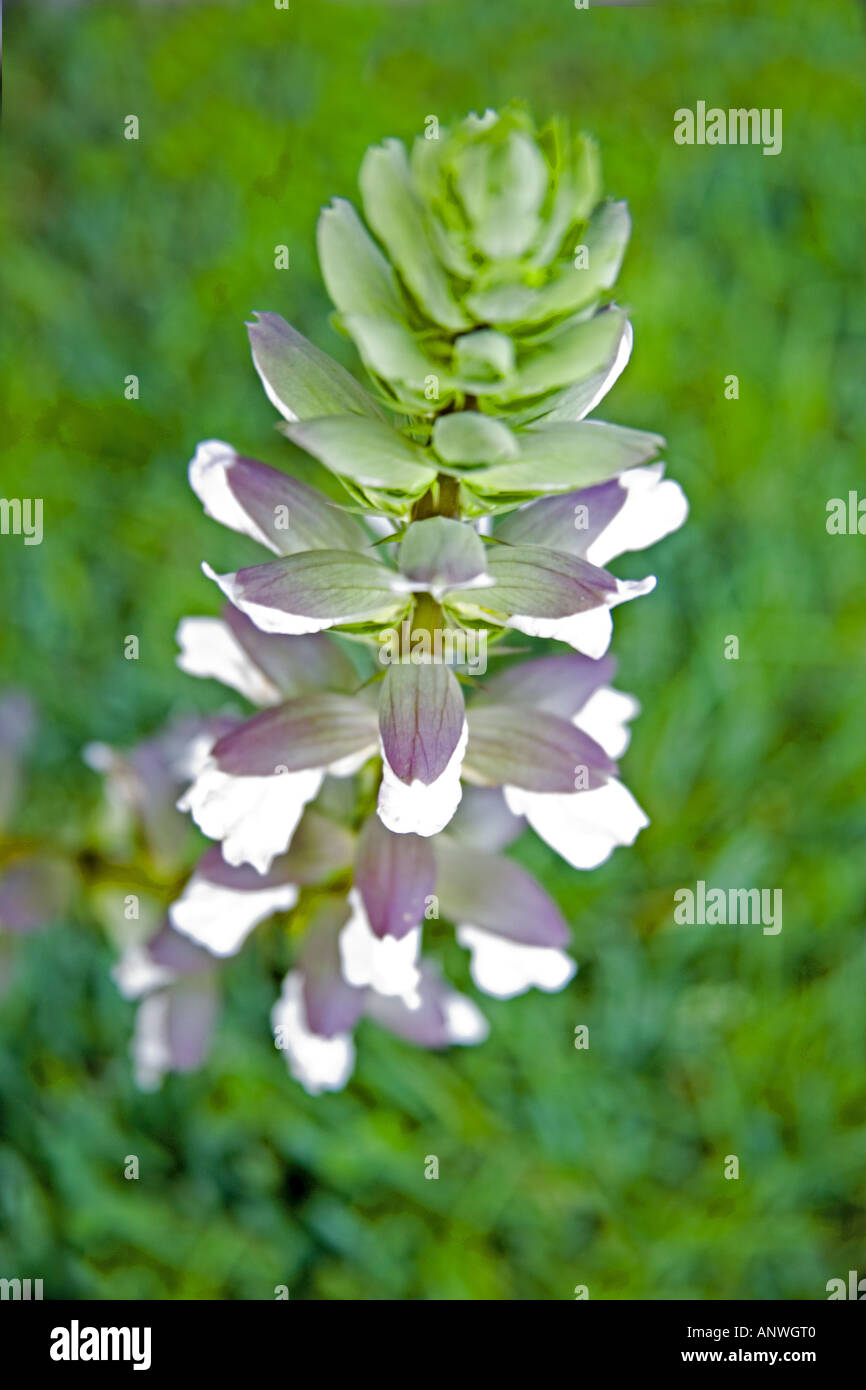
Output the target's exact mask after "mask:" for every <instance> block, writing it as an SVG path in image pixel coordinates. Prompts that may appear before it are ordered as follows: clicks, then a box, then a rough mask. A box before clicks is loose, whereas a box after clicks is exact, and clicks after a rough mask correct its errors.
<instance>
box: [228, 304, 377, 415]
mask: <svg viewBox="0 0 866 1390" xmlns="http://www.w3.org/2000/svg"><path fill="white" fill-rule="evenodd" d="M256 319H257V322H256V323H248V324H247V329H248V332H249V337H250V347H251V348H252V354H253V362H254V364H255V368H256V371H257V372H258V374H259V376H260V377H261V380H262V385H263V386H264V388H265V391H266V393H267V397H268V400H269V401H270V402H271V404H272V405H275V406H276V408H277V410H279V412H280V414H281V415H284V416H285V417H286V419H287V420H308V419H312V418H317V417H319V416H322V415H344V414H345V413H346V412H347V411H350V412H352V413H354V414H358V415H367V416H371V417H373V418H374V419H382V418H383V416H382V412H381V410H380V409H379V407H378V406H377V405H376V403H375V401H374V400H373V399H372V397H370V396H368V394H367V392H366V391H365V390H364V388H363V386H361V385H360V383H359V382H357V381H356V380H355V378H354V377H353V376H352V375H351V374H350V373H349V372H347V371H346V369H345V367H341V366H340V364H339V362H335V361H334V360H333V358H332V357H329V356H328V354H327V353H326V352H322V351H321V350H320V349H319V348H317V347H315V346H314V345H313V344H312V343H311V342H308V340H307V339H306V338H305V337H303V335H302V334H300V333H298V332H297V331H296V330H295V329H294V328H292V326H291V324H289V323H286V320H285V319H283V318H280V315H279V314H263V313H256Z"/></svg>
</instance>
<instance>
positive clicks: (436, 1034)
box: [367, 961, 490, 1048]
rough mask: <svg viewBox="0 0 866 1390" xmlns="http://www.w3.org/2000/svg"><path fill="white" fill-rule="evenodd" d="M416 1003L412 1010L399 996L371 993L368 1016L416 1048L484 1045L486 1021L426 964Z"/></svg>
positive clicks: (368, 1002) (423, 967)
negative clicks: (455, 1044)
mask: <svg viewBox="0 0 866 1390" xmlns="http://www.w3.org/2000/svg"><path fill="white" fill-rule="evenodd" d="M420 973H421V979H420V985H419V988H418V1002H417V1004H416V1005H415V1007H414V1008H413V1007H411V1006H410V1005H409V1004H407V1003H406V1001H405V1000H404V999H401V998H399V997H398V996H393V997H383V996H382V995H379V994H373V993H370V994H369V995H368V998H367V1014H368V1015H369V1017H370V1018H372V1019H373V1020H374V1021H375V1022H376V1023H378V1024H379V1025H380V1026H381V1027H382V1028H387V1029H388V1031H389V1032H391V1033H394V1034H396V1036H397V1037H398V1038H404V1039H405V1040H406V1042H411V1043H415V1045H416V1046H418V1047H429V1048H442V1047H449V1046H451V1045H452V1044H454V1043H458V1044H462V1045H470V1044H472V1043H480V1042H483V1041H484V1039H485V1038H486V1037H487V1034H488V1032H489V1031H490V1029H489V1025H488V1023H487V1020H486V1018H485V1017H484V1015H483V1014H482V1013H481V1011H480V1010H479V1009H478V1007H477V1006H476V1005H475V1004H474V1003H473V1002H472V1000H471V999H467V998H466V996H465V995H463V994H458V993H457V991H456V990H453V989H451V988H450V986H449V985H448V984H447V983H446V982H445V981H444V980H443V979H442V976H441V975H440V973H439V971H438V970H437V969H436V967H435V966H434V965H433V964H432V963H431V962H429V961H424V962H423V963H422V965H421V972H420Z"/></svg>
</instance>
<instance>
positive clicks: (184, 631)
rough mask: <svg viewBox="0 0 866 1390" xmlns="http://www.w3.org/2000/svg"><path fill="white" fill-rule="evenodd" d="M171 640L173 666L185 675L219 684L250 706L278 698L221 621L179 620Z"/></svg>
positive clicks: (269, 681)
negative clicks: (175, 653)
mask: <svg viewBox="0 0 866 1390" xmlns="http://www.w3.org/2000/svg"><path fill="white" fill-rule="evenodd" d="M299 640H300V639H299ZM175 641H176V642H177V644H178V646H179V648H180V654H179V656H178V658H177V664H178V666H179V667H180V669H181V671H185V672H186V673H187V675H189V676H202V677H205V678H210V679H213V680H218V681H221V682H222V684H223V685H228V686H231V688H232V690H237V691H238V692H239V694H241V695H243V696H244V698H245V699H247V700H249V701H250V703H251V704H253V705H273V704H276V703H277V702H278V701H279V700H280V699H281V698H282V696H281V694H280V691H279V690H278V689H277V687H276V686H275V685H274V683H273V681H272V680H270V679H269V678H268V677H267V676H266V675H265V674H264V672H263V671H260V670H259V668H258V667H257V666H256V665H255V664H254V662H252V661H251V660H250V658H249V657H248V656H247V653H246V652H245V651H244V649H243V647H242V646H241V645H240V643H239V642H238V641H237V639H236V638H235V636H234V634H233V633H232V631H231V628H230V627H229V626H228V624H227V623H224V622H223V621H222V619H221V618H181V620H180V623H179V624H178V628H177V632H176V633H175Z"/></svg>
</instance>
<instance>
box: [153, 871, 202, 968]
mask: <svg viewBox="0 0 866 1390" xmlns="http://www.w3.org/2000/svg"><path fill="white" fill-rule="evenodd" d="M209 853H210V851H209ZM216 853H217V854H219V850H217V851H216ZM207 857H208V856H207V855H205V858H207ZM198 867H199V869H200V868H201V865H199V866H198ZM147 954H148V955H149V956H150V958H151V960H152V961H153V962H154V963H155V964H156V965H163V966H165V968H166V969H167V970H173V971H175V973H176V974H178V975H196V974H198V973H199V971H201V970H208V969H210V968H212V967H213V964H214V958H213V956H212V955H211V954H210V952H209V951H205V950H204V949H203V947H201V946H196V945H195V943H194V942H192V941H190V939H189V937H188V936H183V935H181V933H180V932H177V931H175V930H174V927H172V926H171V924H170V923H168V922H166V923H165V925H164V926H162V927H161V928H160V930H159V931H158V932H157V934H156V936H154V937H151V939H150V941H149V942H148V943H147Z"/></svg>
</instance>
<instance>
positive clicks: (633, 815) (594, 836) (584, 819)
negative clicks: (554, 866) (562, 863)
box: [505, 780, 649, 869]
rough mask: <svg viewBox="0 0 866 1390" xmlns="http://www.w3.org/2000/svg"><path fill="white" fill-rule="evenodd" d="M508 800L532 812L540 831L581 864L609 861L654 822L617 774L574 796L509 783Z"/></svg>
mask: <svg viewBox="0 0 866 1390" xmlns="http://www.w3.org/2000/svg"><path fill="white" fill-rule="evenodd" d="M505 800H506V801H507V803H508V805H509V807H510V808H511V810H512V811H513V812H514V814H515V815H520V816H526V819H527V820H528V821H529V824H530V825H531V826H532V828H533V830H534V831H535V832H536V834H537V835H540V836H541V838H542V840H546V841H547V843H548V844H549V845H550V847H551V849H555V850H556V852H557V854H560V855H561V856H562V858H563V859H565V860H566V862H567V863H569V864H571V865H572V867H573V868H575V869H594V868H596V867H597V866H598V865H599V864H603V863H604V862H605V860H607V859H609V858H610V856H611V854H612V853H613V851H614V849H616V847H617V846H618V845H631V844H634V841H635V839H636V838H637V835H638V833H639V832H640V831H641V830H643V829H644V827H645V826H647V825H649V820H648V818H647V816H646V815H645V814H644V812H643V811H642V810H641V808H640V806H638V804H637V802H636V801H635V799H634V797H633V796H632V794H631V792H629V791H628V790H627V789H626V788H625V787H624V786H623V784H622V783H621V782H617V781H615V780H611V781H610V782H608V783H606V784H605V786H603V787H598V788H597V789H596V790H594V791H587V792H576V793H574V794H573V795H572V796H548V795H545V794H543V793H538V792H530V791H524V790H523V789H521V788H517V787H506V789H505Z"/></svg>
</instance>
